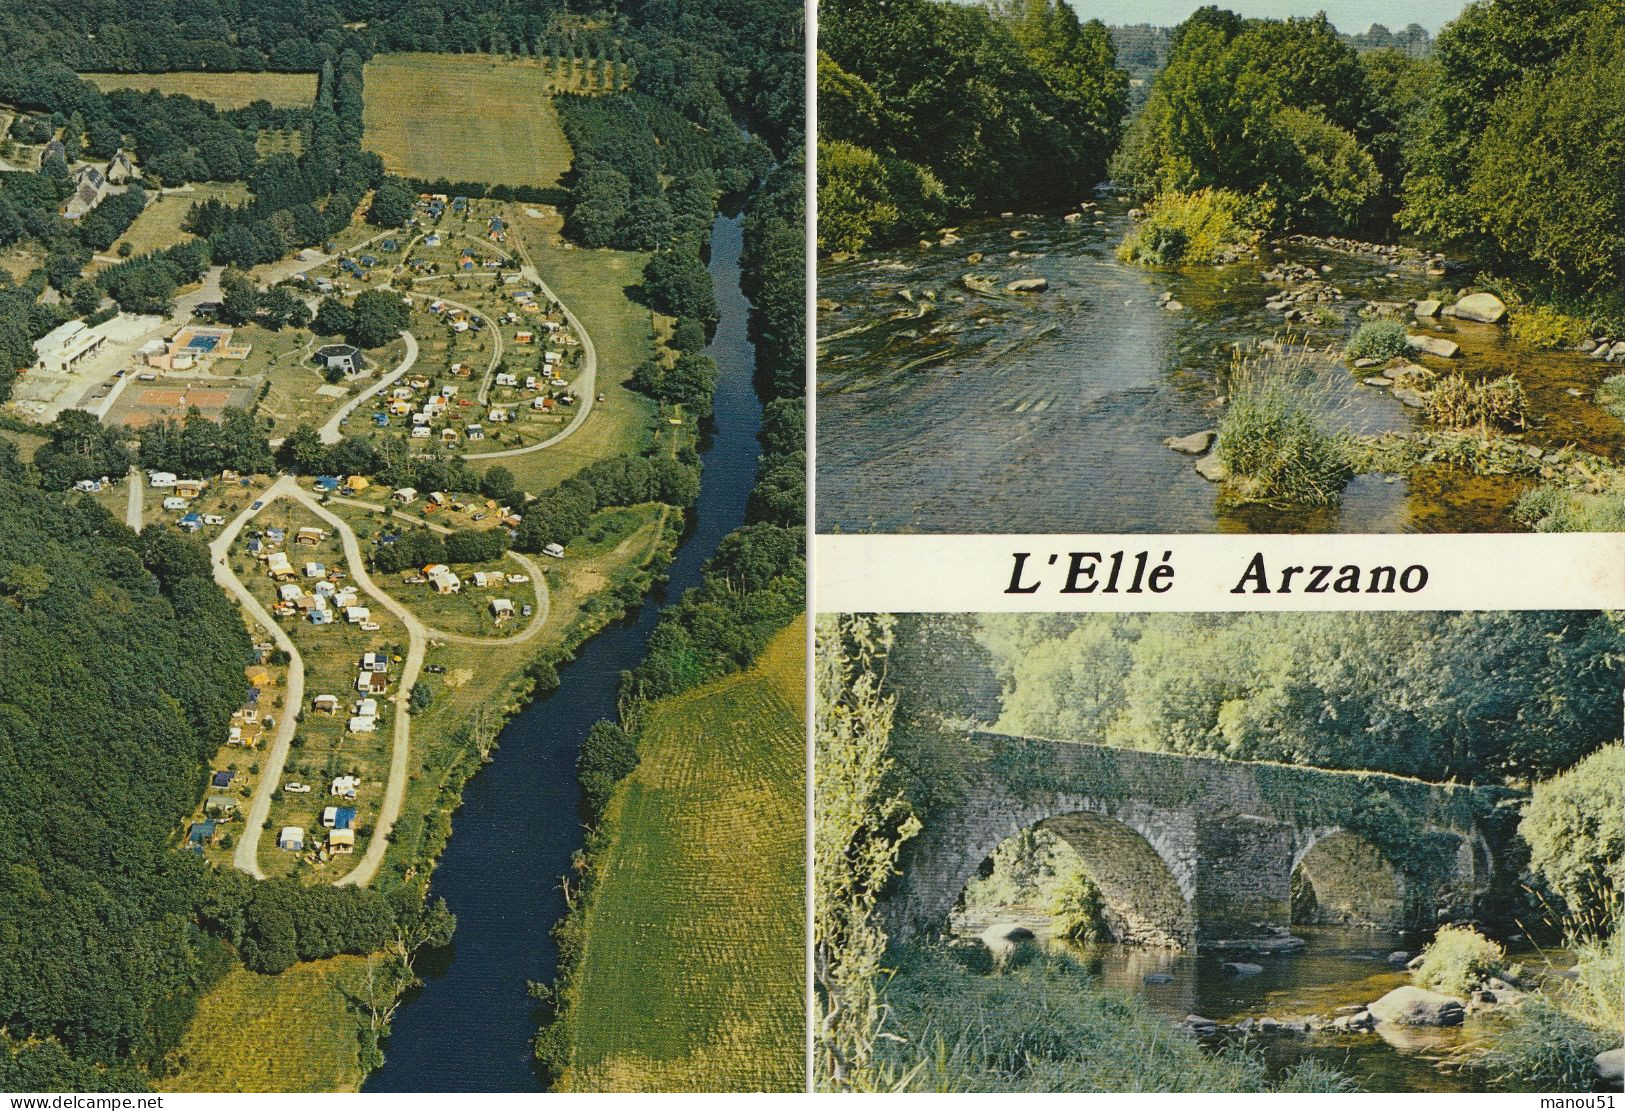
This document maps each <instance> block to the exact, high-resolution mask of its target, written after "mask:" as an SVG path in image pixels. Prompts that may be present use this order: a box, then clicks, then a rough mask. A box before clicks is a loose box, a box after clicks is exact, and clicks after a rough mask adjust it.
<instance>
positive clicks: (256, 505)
mask: <svg viewBox="0 0 1625 1111" xmlns="http://www.w3.org/2000/svg"><path fill="white" fill-rule="evenodd" d="M248 508H250V509H264V508H265V503H264V502H263V501H257V502H255V503H254V504H253V505H251V506H249V507H248Z"/></svg>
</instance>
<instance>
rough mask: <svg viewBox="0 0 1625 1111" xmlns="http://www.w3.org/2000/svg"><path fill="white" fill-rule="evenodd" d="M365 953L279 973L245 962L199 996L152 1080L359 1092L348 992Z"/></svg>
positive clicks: (178, 1086) (159, 1084)
mask: <svg viewBox="0 0 1625 1111" xmlns="http://www.w3.org/2000/svg"><path fill="white" fill-rule="evenodd" d="M366 964H367V962H366V959H365V958H362V957H334V958H332V959H330V960H322V961H310V962H308V963H305V964H297V965H294V966H293V967H292V968H290V969H289V970H288V971H286V972H284V973H281V974H280V975H277V976H262V975H260V974H259V973H256V972H250V971H248V970H247V969H246V968H243V967H242V966H241V965H238V966H237V967H235V968H233V969H232V970H231V972H229V973H228V974H227V975H226V976H225V978H224V979H222V980H221V981H220V982H219V983H218V984H216V985H215V986H214V987H213V988H211V989H210V990H209V991H208V992H206V993H205V994H204V995H203V996H202V997H201V998H200V999H199V1000H198V1009H197V1015H196V1017H195V1018H193V1020H192V1023H191V1025H190V1026H188V1027H187V1029H186V1033H185V1035H183V1036H182V1038H181V1043H180V1045H179V1047H177V1048H176V1050H175V1051H174V1053H173V1054H172V1055H171V1059H170V1065H171V1069H172V1071H171V1072H170V1074H169V1075H167V1076H162V1077H156V1078H154V1080H153V1086H154V1087H156V1088H157V1089H158V1090H159V1091H167V1092H287V1091H301V1092H353V1091H355V1090H356V1089H358V1088H359V1087H360V1086H361V1081H362V1079H363V1078H362V1073H361V1062H360V1057H359V1055H358V1052H357V1050H358V1048H359V1044H360V1043H359V1042H358V1041H357V1038H356V1031H357V1027H356V1018H355V1016H354V1014H353V1013H352V1011H351V1007H350V1003H349V1001H348V999H347V993H353V992H354V991H355V986H356V985H357V984H358V983H359V981H360V980H361V979H362V978H363V977H364V976H365V975H366Z"/></svg>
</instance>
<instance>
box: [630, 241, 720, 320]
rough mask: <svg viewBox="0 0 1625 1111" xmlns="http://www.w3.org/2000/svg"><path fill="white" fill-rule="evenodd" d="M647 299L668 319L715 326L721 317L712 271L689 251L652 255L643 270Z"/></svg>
mask: <svg viewBox="0 0 1625 1111" xmlns="http://www.w3.org/2000/svg"><path fill="white" fill-rule="evenodd" d="M643 296H644V298H645V300H646V301H647V302H648V304H649V307H650V308H652V309H654V310H655V311H656V312H662V313H665V314H666V315H667V316H690V317H693V318H694V319H696V320H700V321H703V322H704V323H705V324H707V325H712V324H715V323H716V321H717V319H718V317H719V316H720V315H721V311H720V310H719V309H718V308H717V298H716V293H715V291H714V290H713V289H712V286H711V274H710V272H709V271H707V270H706V268H705V263H703V262H701V261H700V259H699V257H698V256H696V255H692V254H690V253H688V252H687V251H678V250H665V251H660V252H658V253H656V254H654V255H652V256H650V258H649V261H648V262H647V263H646V264H644V267H643Z"/></svg>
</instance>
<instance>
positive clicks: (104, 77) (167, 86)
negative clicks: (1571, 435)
mask: <svg viewBox="0 0 1625 1111" xmlns="http://www.w3.org/2000/svg"><path fill="white" fill-rule="evenodd" d="M79 76H80V77H82V78H84V79H85V80H86V81H89V82H90V83H91V84H92V85H95V86H96V87H97V88H98V89H100V90H101V91H102V92H104V93H105V92H112V91H113V90H114V89H136V90H138V91H140V92H147V91H149V90H156V91H158V92H160V93H163V94H165V95H166V96H167V95H173V94H175V93H180V94H183V95H185V96H189V97H194V98H196V99H197V100H207V101H209V102H210V103H212V104H214V105H215V106H216V107H219V108H228V109H229V108H242V107H245V106H247V105H249V104H252V103H254V101H256V100H268V101H270V102H271V104H273V105H274V106H276V107H278V108H308V107H309V106H310V105H311V103H312V102H313V101H315V99H316V75H315V74H314V73H81V74H80V75H79Z"/></svg>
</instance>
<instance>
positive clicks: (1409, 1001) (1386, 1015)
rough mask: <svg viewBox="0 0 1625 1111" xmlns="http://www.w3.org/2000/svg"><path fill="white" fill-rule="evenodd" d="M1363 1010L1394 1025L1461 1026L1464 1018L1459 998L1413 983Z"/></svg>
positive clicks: (1390, 993)
mask: <svg viewBox="0 0 1625 1111" xmlns="http://www.w3.org/2000/svg"><path fill="white" fill-rule="evenodd" d="M1366 1009H1367V1010H1369V1011H1370V1012H1371V1014H1372V1016H1373V1017H1375V1018H1376V1020H1377V1021H1378V1022H1391V1023H1393V1024H1394V1025H1395V1026H1460V1025H1461V1023H1462V1020H1463V1019H1464V1018H1466V1017H1467V1008H1466V1007H1464V1006H1463V1005H1462V1002H1461V1000H1459V999H1457V998H1455V997H1454V996H1450V995H1444V994H1442V993H1440V992H1436V991H1429V990H1427V989H1426V988H1419V987H1416V986H1414V985H1408V986H1406V987H1402V988H1395V989H1394V990H1393V991H1391V992H1389V993H1388V994H1387V995H1385V996H1383V997H1382V998H1381V999H1379V1000H1377V1001H1376V1002H1375V1003H1373V1004H1371V1006H1369V1007H1368V1008H1366Z"/></svg>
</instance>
